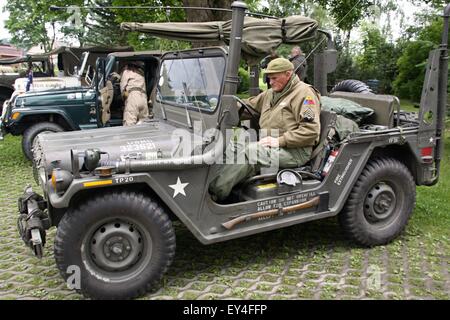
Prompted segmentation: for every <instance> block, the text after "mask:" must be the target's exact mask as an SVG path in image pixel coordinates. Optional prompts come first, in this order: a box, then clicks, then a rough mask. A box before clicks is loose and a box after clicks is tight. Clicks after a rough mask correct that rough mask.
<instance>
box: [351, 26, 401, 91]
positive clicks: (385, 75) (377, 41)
mask: <svg viewBox="0 0 450 320" xmlns="http://www.w3.org/2000/svg"><path fill="white" fill-rule="evenodd" d="M362 29H363V38H362V52H361V54H360V55H358V56H356V58H355V62H356V67H357V69H358V71H359V72H358V73H359V78H360V79H364V80H368V79H378V80H379V81H380V85H379V92H380V93H391V92H392V81H393V80H394V79H395V77H396V75H397V65H396V62H397V60H398V58H399V56H400V52H399V50H398V49H397V48H396V46H395V44H394V43H390V42H388V41H387V39H386V37H385V35H384V34H382V32H381V30H380V29H378V28H377V27H375V26H374V25H369V24H367V25H365V26H363V28H362Z"/></svg>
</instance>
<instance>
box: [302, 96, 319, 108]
mask: <svg viewBox="0 0 450 320" xmlns="http://www.w3.org/2000/svg"><path fill="white" fill-rule="evenodd" d="M303 105H304V106H315V105H316V102H315V101H314V99H313V98H312V97H311V96H307V97H306V98H305V101H304V102H303Z"/></svg>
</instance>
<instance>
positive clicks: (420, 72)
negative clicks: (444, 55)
mask: <svg viewBox="0 0 450 320" xmlns="http://www.w3.org/2000/svg"><path fill="white" fill-rule="evenodd" d="M429 19H430V18H429V17H428V21H429V22H428V25H426V26H425V27H423V25H422V27H421V28H417V29H416V30H411V29H410V33H411V35H412V36H415V37H416V40H412V41H405V42H404V43H401V44H400V46H401V49H402V50H401V51H402V55H401V57H400V58H399V59H398V61H397V67H398V72H399V74H398V77H397V78H396V79H395V81H394V88H395V94H396V95H398V96H399V97H401V98H406V99H410V100H412V101H419V100H420V96H421V93H422V86H423V83H424V78H425V67H426V62H427V59H428V56H429V52H430V50H432V49H433V48H435V47H437V46H438V45H439V43H440V42H441V36H442V28H443V23H442V19H441V18H433V20H431V21H430V20H429Z"/></svg>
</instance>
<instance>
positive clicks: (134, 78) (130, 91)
mask: <svg viewBox="0 0 450 320" xmlns="http://www.w3.org/2000/svg"><path fill="white" fill-rule="evenodd" d="M120 92H121V93H122V97H123V100H124V102H125V110H124V113H123V124H124V125H125V126H132V125H135V124H139V123H141V122H142V121H143V120H144V119H146V118H148V116H149V113H148V103H147V92H146V88H145V77H144V63H143V62H141V61H130V62H128V63H127V65H126V66H125V68H124V70H123V72H122V75H121V79H120Z"/></svg>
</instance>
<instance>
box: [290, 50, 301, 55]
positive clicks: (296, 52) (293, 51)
mask: <svg viewBox="0 0 450 320" xmlns="http://www.w3.org/2000/svg"><path fill="white" fill-rule="evenodd" d="M299 54H300V52H298V50H297V49H292V50H291V57H296V56H298V55H299Z"/></svg>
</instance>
